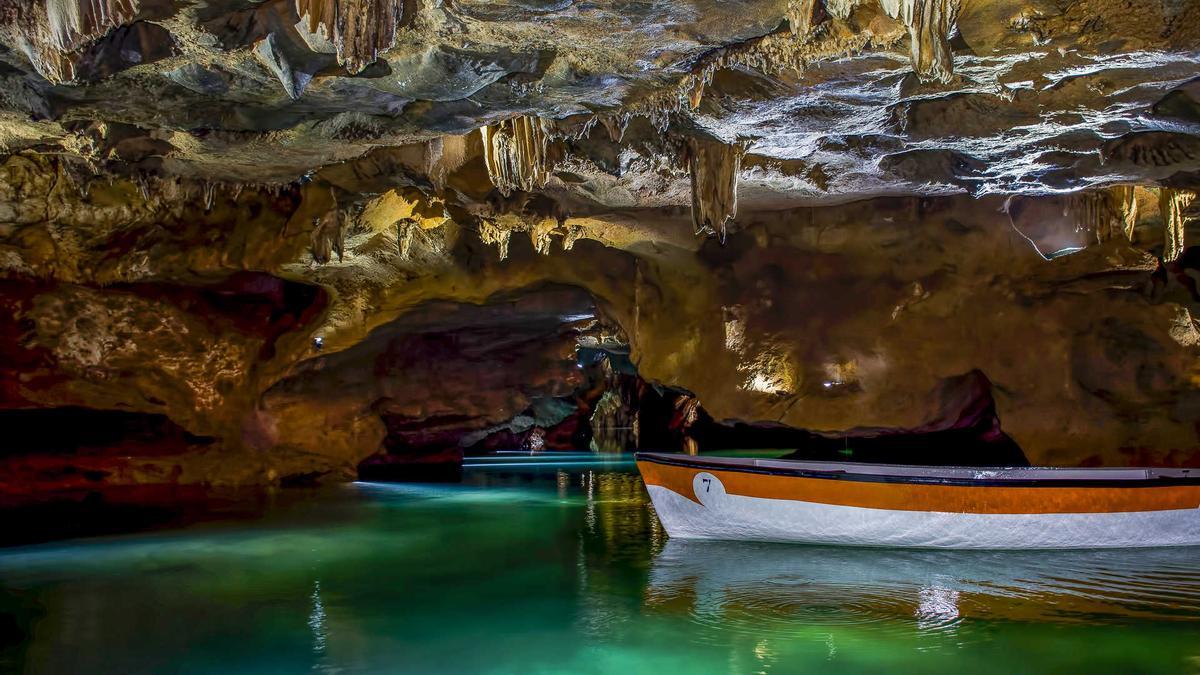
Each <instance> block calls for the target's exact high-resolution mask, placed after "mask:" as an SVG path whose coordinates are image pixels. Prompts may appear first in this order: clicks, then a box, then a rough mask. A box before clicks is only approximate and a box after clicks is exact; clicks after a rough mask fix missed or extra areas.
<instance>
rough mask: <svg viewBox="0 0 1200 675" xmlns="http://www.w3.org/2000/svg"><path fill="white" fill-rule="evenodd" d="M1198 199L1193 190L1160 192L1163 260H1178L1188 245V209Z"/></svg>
mask: <svg viewBox="0 0 1200 675" xmlns="http://www.w3.org/2000/svg"><path fill="white" fill-rule="evenodd" d="M1195 199H1196V193H1195V192H1192V191H1191V190H1178V189H1175V188H1161V189H1160V190H1159V191H1158V210H1159V212H1160V213H1161V214H1162V221H1163V235H1164V244H1163V260H1166V261H1167V262H1170V261H1173V260H1176V259H1178V258H1179V255H1180V254H1181V253H1183V249H1184V247H1185V246H1186V245H1187V244H1186V241H1185V239H1186V237H1185V235H1186V227H1187V221H1188V217H1187V215H1186V214H1185V211H1187V208H1188V207H1189V206H1191V204H1192V202H1193V201H1194V200H1195Z"/></svg>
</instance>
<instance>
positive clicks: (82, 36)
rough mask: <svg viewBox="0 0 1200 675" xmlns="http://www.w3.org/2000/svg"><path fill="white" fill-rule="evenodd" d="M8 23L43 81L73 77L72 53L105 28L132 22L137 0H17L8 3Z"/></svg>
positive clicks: (66, 80)
mask: <svg viewBox="0 0 1200 675" xmlns="http://www.w3.org/2000/svg"><path fill="white" fill-rule="evenodd" d="M12 8H13V10H14V12H13V14H12V15H11V18H12V19H13V20H14V23H13V24H12V25H9V26H6V27H5V28H7V29H8V30H10V31H13V32H15V34H16V35H15V37H16V41H17V43H18V44H20V45H21V48H22V50H23V51H24V52H25V55H26V57H28V58H29V62H30V63H31V64H33V67H34V69H35V70H37V71H38V73H39V74H40V75H41V76H42V77H44V78H46V79H47V80H49V81H51V82H54V83H56V84H69V83H72V82H74V81H75V80H76V77H77V75H76V72H75V63H74V59H73V54H74V52H77V51H79V50H80V49H83V48H84V47H86V46H87V45H89V44H91V43H92V42H93V41H94V40H96V39H97V38H99V37H101V36H103V35H104V34H105V33H107V32H108V31H109V30H111V29H113V28H115V27H117V26H120V25H122V24H125V23H129V22H130V21H133V19H134V17H136V16H137V13H138V0H38V1H32V0H18V1H17V2H14V3H12Z"/></svg>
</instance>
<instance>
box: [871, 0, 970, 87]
mask: <svg viewBox="0 0 1200 675" xmlns="http://www.w3.org/2000/svg"><path fill="white" fill-rule="evenodd" d="M959 3H960V0H879V4H880V6H882V7H883V11H884V12H885V13H886V14H887V15H888V16H890V17H892V18H893V19H896V20H898V21H900V22H901V23H903V24H904V25H905V26H907V27H908V36H909V41H910V43H911V45H910V49H911V53H912V62H913V69H914V70H915V71H916V72H917V77H919V78H920V79H921V80H922V81H925V82H949V81H950V80H951V79H952V78H953V77H954V56H953V54H952V53H951V51H950V34H951V33H952V32H953V31H954V27H955V23H956V22H957V20H958V7H959Z"/></svg>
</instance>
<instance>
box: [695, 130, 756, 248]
mask: <svg viewBox="0 0 1200 675" xmlns="http://www.w3.org/2000/svg"><path fill="white" fill-rule="evenodd" d="M745 152H746V148H745V146H744V145H742V144H740V143H734V144H727V143H721V142H718V141H705V140H699V139H691V140H690V141H689V142H688V148H687V159H688V172H689V173H690V175H691V179H692V226H693V227H694V228H695V231H696V233H697V234H700V233H710V234H717V235H719V236H720V237H721V241H722V242H723V241H725V226H726V224H727V223H728V222H729V221H730V220H732V219H733V218H734V217H735V216H736V215H737V179H738V171H739V170H740V169H741V166H742V155H744V154H745Z"/></svg>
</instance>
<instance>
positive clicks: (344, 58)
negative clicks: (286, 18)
mask: <svg viewBox="0 0 1200 675" xmlns="http://www.w3.org/2000/svg"><path fill="white" fill-rule="evenodd" d="M415 11H416V0H296V13H297V14H299V15H300V17H301V18H302V19H304V20H305V26H306V27H307V29H308V32H309V33H310V34H313V35H317V36H320V37H322V38H324V39H325V40H328V41H330V42H332V43H333V46H334V48H335V49H336V50H337V58H338V63H340V64H342V65H343V66H345V67H346V70H348V71H349V72H350V73H351V74H354V73H358V72H360V71H362V70H363V69H364V68H366V67H367V66H369V65H371V64H372V63H375V60H376V59H377V58H379V53H380V52H382V51H385V50H387V49H391V48H392V46H393V45H395V44H396V30H397V28H399V27H400V26H402V25H405V24H407V23H409V22H411V21H412V19H413V14H415Z"/></svg>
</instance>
